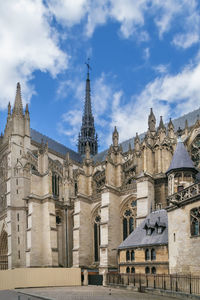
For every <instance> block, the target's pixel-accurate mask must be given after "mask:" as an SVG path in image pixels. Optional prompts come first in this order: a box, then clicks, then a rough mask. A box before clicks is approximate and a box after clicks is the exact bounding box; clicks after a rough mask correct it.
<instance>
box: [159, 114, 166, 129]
mask: <svg viewBox="0 0 200 300" xmlns="http://www.w3.org/2000/svg"><path fill="white" fill-rule="evenodd" d="M159 129H165V125H164V123H163V117H162V116H160V124H159V126H158V130H159Z"/></svg>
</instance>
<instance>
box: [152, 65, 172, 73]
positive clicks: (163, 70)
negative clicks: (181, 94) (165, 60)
mask: <svg viewBox="0 0 200 300" xmlns="http://www.w3.org/2000/svg"><path fill="white" fill-rule="evenodd" d="M153 69H154V70H155V71H156V72H158V73H160V74H164V73H167V72H168V69H169V65H162V64H161V65H158V66H155V67H153Z"/></svg>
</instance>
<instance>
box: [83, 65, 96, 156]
mask: <svg viewBox="0 0 200 300" xmlns="http://www.w3.org/2000/svg"><path fill="white" fill-rule="evenodd" d="M86 65H87V68H88V70H87V79H86V89H85V105H84V114H83V117H82V126H81V131H80V133H79V137H78V152H79V154H81V155H85V150H86V144H87V142H88V145H89V147H90V154H91V155H95V154H97V152H98V137H97V134H95V127H94V117H93V114H92V105H91V96H90V73H89V70H90V65H89V62H88V63H86Z"/></svg>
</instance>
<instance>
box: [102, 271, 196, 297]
mask: <svg viewBox="0 0 200 300" xmlns="http://www.w3.org/2000/svg"><path fill="white" fill-rule="evenodd" d="M107 284H108V285H123V286H128V285H129V286H134V287H138V288H139V290H141V289H142V287H144V288H145V287H146V288H154V289H163V290H169V291H175V292H183V293H187V294H195V295H200V277H199V276H190V275H177V274H173V275H167V274H156V275H152V274H151V275H146V274H111V273H108V274H107Z"/></svg>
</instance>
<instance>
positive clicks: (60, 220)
mask: <svg viewBox="0 0 200 300" xmlns="http://www.w3.org/2000/svg"><path fill="white" fill-rule="evenodd" d="M61 223H62V219H61V217H60V216H56V225H60V224H61Z"/></svg>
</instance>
